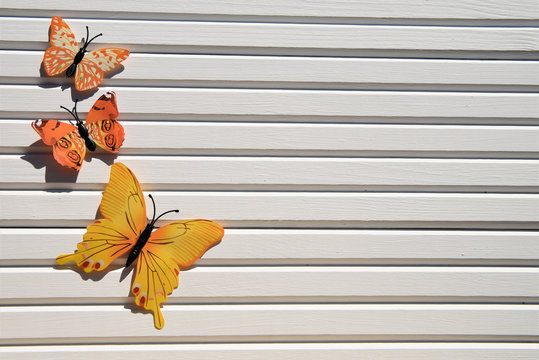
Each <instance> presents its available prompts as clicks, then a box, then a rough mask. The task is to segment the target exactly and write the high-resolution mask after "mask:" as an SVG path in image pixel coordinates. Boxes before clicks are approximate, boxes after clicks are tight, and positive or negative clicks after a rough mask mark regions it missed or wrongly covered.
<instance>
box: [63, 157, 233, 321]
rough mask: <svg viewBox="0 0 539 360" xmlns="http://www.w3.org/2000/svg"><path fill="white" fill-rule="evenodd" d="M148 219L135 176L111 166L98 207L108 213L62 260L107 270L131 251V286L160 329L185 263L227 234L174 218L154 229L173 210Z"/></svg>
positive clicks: (205, 222)
mask: <svg viewBox="0 0 539 360" xmlns="http://www.w3.org/2000/svg"><path fill="white" fill-rule="evenodd" d="M149 197H150V199H151V200H152V203H153V217H152V220H151V221H149V222H148V220H147V219H146V204H145V202H144V195H143V194H142V190H141V188H140V184H139V182H138V180H137V178H136V177H135V175H134V174H133V173H132V172H131V170H129V169H128V168H127V166H125V165H124V164H122V163H115V164H114V165H112V167H111V169H110V180H109V183H108V185H107V188H106V189H105V192H104V193H103V198H102V199H101V204H100V205H99V211H100V213H101V214H102V216H103V217H104V218H103V219H98V220H96V221H94V223H93V224H92V225H90V226H88V227H87V228H86V233H85V234H84V236H83V241H82V242H80V243H79V244H77V250H76V251H75V253H74V254H66V255H60V256H58V257H57V258H56V262H57V263H58V264H59V265H63V264H65V263H68V262H70V261H74V262H75V263H76V265H77V266H78V267H80V268H81V269H82V270H84V271H85V272H87V273H89V272H92V271H102V270H104V269H106V268H107V267H108V266H109V265H110V264H111V262H112V261H113V260H114V259H117V258H118V257H120V256H122V255H127V262H126V264H125V267H128V266H130V265H131V264H132V263H133V262H134V261H135V260H136V262H137V263H136V270H135V275H134V280H133V283H132V286H131V292H132V293H133V295H134V296H135V304H137V305H138V306H141V307H143V308H144V309H146V310H151V311H152V312H153V315H154V325H155V327H156V328H157V329H162V328H163V326H165V319H164V317H163V314H162V313H161V304H162V303H164V302H165V301H166V300H167V296H168V295H169V294H171V293H172V291H173V290H174V289H175V288H176V287H177V286H178V277H179V274H180V268H181V267H186V266H191V265H192V264H194V262H195V261H197V260H198V259H199V258H200V257H201V256H202V255H203V254H204V253H205V252H206V250H208V249H209V248H210V247H212V246H213V245H215V244H217V243H218V242H219V241H221V239H222V238H223V235H224V230H223V228H222V227H221V226H220V225H219V224H217V223H214V222H212V221H209V220H202V219H194V220H181V221H174V222H172V223H170V224H167V225H165V226H163V227H160V228H159V229H157V230H155V231H153V230H154V228H155V222H156V221H157V220H159V218H161V217H162V216H163V215H165V214H168V213H170V212H178V210H169V211H166V212H164V213H163V214H161V215H159V216H157V217H155V202H154V200H153V198H152V196H151V195H149Z"/></svg>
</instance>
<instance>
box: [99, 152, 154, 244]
mask: <svg viewBox="0 0 539 360" xmlns="http://www.w3.org/2000/svg"><path fill="white" fill-rule="evenodd" d="M99 211H100V212H101V214H102V215H103V217H104V218H106V219H114V220H116V221H117V224H118V226H119V228H121V229H122V230H125V233H127V234H128V235H129V237H130V238H131V237H134V238H135V240H136V239H138V237H139V236H140V234H141V233H142V231H143V230H144V228H145V227H146V222H147V220H146V203H145V202H144V196H143V195H142V190H141V188H140V184H139V182H138V180H137V178H136V177H135V175H134V174H133V173H132V172H131V170H129V169H128V168H127V166H125V165H124V164H122V163H115V164H114V165H112V166H111V169H110V180H109V184H108V185H107V188H106V189H105V192H104V193H103V198H102V199H101V204H100V205H99Z"/></svg>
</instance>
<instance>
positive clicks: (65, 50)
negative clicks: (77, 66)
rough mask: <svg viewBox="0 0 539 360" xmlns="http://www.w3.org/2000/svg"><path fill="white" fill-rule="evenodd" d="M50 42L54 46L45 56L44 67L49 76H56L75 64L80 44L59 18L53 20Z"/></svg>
mask: <svg viewBox="0 0 539 360" xmlns="http://www.w3.org/2000/svg"><path fill="white" fill-rule="evenodd" d="M50 42H51V44H52V46H51V47H50V48H48V49H47V50H46V51H45V54H44V55H43V65H44V66H45V72H46V73H47V75H49V76H55V75H58V74H60V73H62V72H64V71H65V70H66V69H67V68H68V67H69V66H70V65H71V64H72V63H73V60H74V58H75V55H76V54H77V51H78V48H77V45H78V43H77V40H76V39H75V35H73V32H72V31H71V29H70V28H69V26H68V25H67V24H66V22H65V21H64V20H62V18H60V17H59V16H55V17H53V18H52V20H51V27H50Z"/></svg>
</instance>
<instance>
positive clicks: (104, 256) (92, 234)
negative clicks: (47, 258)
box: [56, 163, 146, 272]
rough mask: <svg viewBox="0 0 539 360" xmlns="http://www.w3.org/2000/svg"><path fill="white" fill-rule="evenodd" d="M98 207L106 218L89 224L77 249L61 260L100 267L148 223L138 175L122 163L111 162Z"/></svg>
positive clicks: (90, 268) (127, 247)
mask: <svg viewBox="0 0 539 360" xmlns="http://www.w3.org/2000/svg"><path fill="white" fill-rule="evenodd" d="M99 211H100V212H101V214H102V215H103V217H104V218H103V219H98V220H96V221H95V222H94V223H93V224H92V225H90V226H88V227H87V229H86V233H85V234H84V236H83V241H82V242H81V243H79V244H78V245H77V250H76V252H75V253H74V254H67V255H60V256H59V257H58V258H57V259H56V262H57V263H58V264H60V265H63V264H65V263H67V262H70V261H75V263H76V264H77V266H79V267H81V268H82V269H83V270H84V271H86V272H91V271H101V270H103V269H105V268H106V267H107V266H108V265H109V264H110V263H111V262H112V261H113V260H114V259H116V258H118V257H119V256H121V255H123V254H125V253H126V252H127V251H129V250H130V249H131V247H132V246H133V245H134V244H135V242H136V241H137V239H138V238H139V236H140V233H141V232H142V230H144V228H145V226H146V205H145V203H144V198H143V197H142V191H141V189H140V185H139V183H138V181H137V178H136V177H135V175H133V173H132V172H131V171H130V170H129V169H128V168H127V167H126V166H125V165H123V164H122V163H115V164H114V165H112V166H111V170H110V180H109V183H108V185H107V187H106V189H105V192H104V193H103V198H102V199H101V204H100V205H99Z"/></svg>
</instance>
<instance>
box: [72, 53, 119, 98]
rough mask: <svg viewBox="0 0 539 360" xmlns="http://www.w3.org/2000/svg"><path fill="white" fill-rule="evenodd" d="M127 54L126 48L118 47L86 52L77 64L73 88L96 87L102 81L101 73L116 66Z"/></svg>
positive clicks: (83, 89)
mask: <svg viewBox="0 0 539 360" xmlns="http://www.w3.org/2000/svg"><path fill="white" fill-rule="evenodd" d="M128 55H129V51H128V50H125V49H120V48H103V49H99V50H96V51H92V52H90V53H87V54H86V55H84V58H83V59H82V61H81V62H80V63H79V65H77V72H76V73H75V88H76V89H77V90H79V91H85V90H90V89H93V88H95V87H97V86H98V85H99V84H100V83H101V81H103V73H104V72H105V71H109V70H111V69H113V68H114V67H116V66H117V65H118V64H119V63H121V62H122V61H124V60H125V59H126V58H127V56H128Z"/></svg>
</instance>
